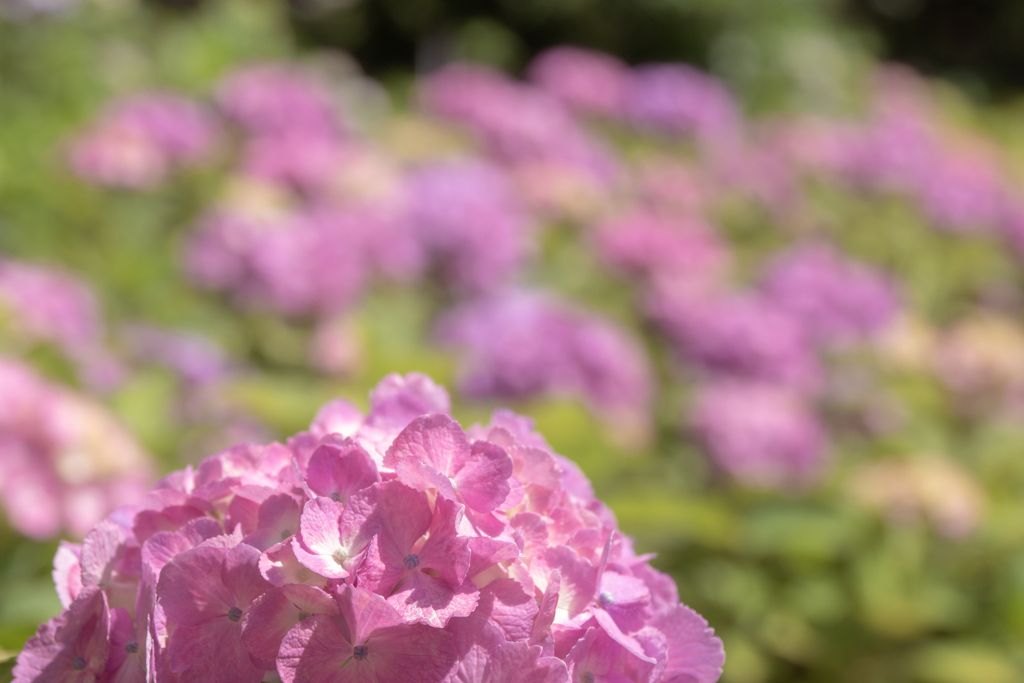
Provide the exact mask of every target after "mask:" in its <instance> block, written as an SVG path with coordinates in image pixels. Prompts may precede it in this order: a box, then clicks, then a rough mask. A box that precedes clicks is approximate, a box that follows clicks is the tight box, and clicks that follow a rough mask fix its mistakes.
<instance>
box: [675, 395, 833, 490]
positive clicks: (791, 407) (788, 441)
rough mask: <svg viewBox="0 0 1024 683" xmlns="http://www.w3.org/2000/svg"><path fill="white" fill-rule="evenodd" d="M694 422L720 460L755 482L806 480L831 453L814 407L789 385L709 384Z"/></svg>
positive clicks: (740, 477) (779, 483) (763, 484)
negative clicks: (826, 449) (827, 449)
mask: <svg viewBox="0 0 1024 683" xmlns="http://www.w3.org/2000/svg"><path fill="white" fill-rule="evenodd" d="M692 424H693V426H694V428H695V430H696V432H697V434H698V435H699V436H700V438H701V439H702V440H703V441H704V443H705V445H706V446H707V448H708V450H709V451H710V453H711V456H712V457H713V458H714V461H715V462H716V463H717V464H718V465H719V466H720V467H721V468H722V469H723V470H725V471H726V472H728V473H729V474H731V475H732V476H734V477H736V479H738V480H739V481H741V482H744V483H745V484H747V485H751V486H758V487H769V488H785V487H787V486H794V485H801V484H805V483H807V482H808V481H810V480H811V479H812V478H813V477H814V475H815V474H817V473H818V471H819V470H820V466H821V464H822V462H823V460H824V457H825V435H824V430H823V428H822V426H821V424H820V422H819V420H818V418H817V416H816V415H815V414H814V411H813V409H812V407H811V406H810V405H809V404H808V403H807V402H806V399H804V398H803V397H801V396H800V395H799V394H796V393H794V392H793V391H791V390H788V389H786V388H784V387H779V386H773V385H770V384H757V383H750V382H719V383H717V384H713V385H710V386H708V387H705V388H704V389H702V390H701V392H700V394H699V396H698V398H697V401H696V405H695V406H694V408H693V414H692Z"/></svg>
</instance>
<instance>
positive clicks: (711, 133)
mask: <svg viewBox="0 0 1024 683" xmlns="http://www.w3.org/2000/svg"><path fill="white" fill-rule="evenodd" d="M626 115H627V117H628V119H629V120H630V121H631V122H632V123H633V124H635V125H636V126H639V127H641V128H645V129H650V130H654V131H656V132H660V133H665V134H668V135H693V136H696V137H697V138H698V139H700V140H703V141H705V142H733V141H734V140H735V137H736V136H737V134H738V132H739V128H740V125H741V119H740V112H739V107H738V105H737V103H736V101H735V100H734V99H733V96H732V95H731V94H730V93H729V91H728V90H727V89H726V88H725V86H724V85H722V83H721V82H719V81H718V80H717V79H715V78H713V77H712V76H709V75H708V74H706V73H704V72H702V71H699V70H697V69H695V68H693V67H691V66H687V65H685V64H650V65H645V66H640V67H637V68H635V69H633V72H632V74H631V75H630V79H629V85H628V87H627V89H626Z"/></svg>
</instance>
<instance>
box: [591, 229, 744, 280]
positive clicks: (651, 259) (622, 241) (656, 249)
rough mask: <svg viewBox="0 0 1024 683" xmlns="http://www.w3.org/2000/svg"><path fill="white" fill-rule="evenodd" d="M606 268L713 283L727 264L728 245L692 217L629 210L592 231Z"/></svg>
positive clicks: (728, 258) (728, 255) (728, 256)
mask: <svg viewBox="0 0 1024 683" xmlns="http://www.w3.org/2000/svg"><path fill="white" fill-rule="evenodd" d="M597 248H598V251H599V252H600V254H601V256H602V257H603V258H604V260H605V262H606V263H608V265H610V266H613V267H615V268H618V269H620V270H622V271H625V272H627V273H633V274H637V275H644V276H655V277H656V276H658V275H659V274H660V275H663V276H671V277H673V278H676V277H678V278H682V279H687V280H691V281H703V280H717V279H718V277H719V276H720V275H721V274H722V272H723V271H724V270H725V269H726V267H727V266H728V264H729V260H730V254H729V250H728V247H727V246H726V245H725V244H723V243H722V241H721V240H720V239H719V238H718V237H717V236H716V235H715V233H714V232H713V231H712V230H711V228H710V227H708V226H707V225H705V224H704V223H702V222H700V221H698V220H696V219H692V218H669V217H666V216H661V215H658V214H656V213H653V212H634V213H631V214H628V215H626V216H624V217H622V218H619V219H615V220H611V221H608V222H607V223H605V224H604V225H603V226H601V227H600V228H599V230H598V232H597Z"/></svg>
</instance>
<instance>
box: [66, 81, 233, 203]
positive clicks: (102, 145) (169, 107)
mask: <svg viewBox="0 0 1024 683" xmlns="http://www.w3.org/2000/svg"><path fill="white" fill-rule="evenodd" d="M217 138H218V128H217V124H216V121H215V119H213V117H212V116H211V114H210V113H209V112H207V111H206V110H205V109H204V108H203V107H202V106H201V105H199V104H197V103H196V102H194V101H193V100H191V99H189V98H186V97H182V96H180V95H175V94H171V93H164V92H153V93H144V94H138V95H134V96H131V97H126V98H124V99H121V100H117V101H115V102H113V103H111V104H110V105H109V106H108V107H107V109H106V111H104V112H103V114H102V115H101V116H100V117H99V120H98V121H96V122H95V123H94V124H93V125H92V127H91V128H89V129H88V130H87V131H85V132H84V133H82V134H81V135H79V136H78V137H77V138H76V139H75V140H73V141H72V143H71V147H70V150H69V160H70V163H71V168H72V170H74V172H75V173H77V174H78V175H79V176H81V177H83V178H86V179H88V180H91V181H93V182H96V183H99V184H102V185H109V186H111V187H123V188H130V189H146V188H152V187H155V186H157V185H159V184H160V183H161V182H163V181H164V179H166V178H167V176H168V175H169V174H170V173H171V171H173V170H175V169H177V168H180V167H183V166H187V165H190V164H194V163H196V162H198V161H201V160H203V159H204V158H206V157H207V156H208V155H209V154H210V153H211V151H212V149H213V147H214V146H215V145H216V144H217Z"/></svg>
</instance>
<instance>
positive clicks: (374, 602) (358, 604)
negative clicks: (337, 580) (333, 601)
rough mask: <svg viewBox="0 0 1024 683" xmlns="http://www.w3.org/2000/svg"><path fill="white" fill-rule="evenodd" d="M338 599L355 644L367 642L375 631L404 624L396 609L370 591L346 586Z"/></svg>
mask: <svg viewBox="0 0 1024 683" xmlns="http://www.w3.org/2000/svg"><path fill="white" fill-rule="evenodd" d="M337 597H338V607H339V609H340V611H341V616H342V618H343V619H344V621H345V623H346V624H347V625H348V629H349V633H348V635H350V636H351V642H353V643H356V644H358V643H363V642H366V639H367V638H369V637H370V635H372V634H373V632H374V631H377V630H379V629H384V628H389V627H392V626H397V625H398V624H401V623H402V616H401V615H400V614H399V613H398V612H396V611H395V608H394V607H392V606H391V605H389V604H388V603H387V602H386V601H385V600H384V598H382V597H381V596H379V595H376V594H374V593H371V592H370V591H365V590H362V589H361V588H353V587H352V586H344V587H342V589H341V590H340V591H339V592H338V596H337Z"/></svg>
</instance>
